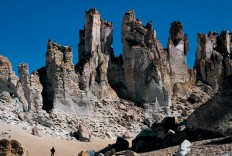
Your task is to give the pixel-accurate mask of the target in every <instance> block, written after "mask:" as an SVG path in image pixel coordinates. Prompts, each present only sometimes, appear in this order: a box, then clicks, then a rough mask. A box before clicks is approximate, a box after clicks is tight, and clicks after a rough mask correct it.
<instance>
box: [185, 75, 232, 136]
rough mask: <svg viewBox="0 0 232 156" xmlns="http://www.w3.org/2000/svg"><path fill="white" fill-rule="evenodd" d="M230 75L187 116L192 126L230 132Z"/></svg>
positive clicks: (231, 95) (231, 86)
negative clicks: (216, 91)
mask: <svg viewBox="0 0 232 156" xmlns="http://www.w3.org/2000/svg"><path fill="white" fill-rule="evenodd" d="M231 82H232V75H230V76H229V77H228V78H227V80H226V81H225V82H224V83H223V85H222V87H221V88H220V90H219V91H218V93H217V94H216V95H215V96H214V97H213V98H212V99H211V100H209V101H208V102H206V103H205V104H203V105H202V106H201V107H199V108H198V109H196V110H195V111H194V112H193V113H192V114H191V115H190V116H189V118H188V123H189V124H191V125H192V126H193V127H196V128H201V129H206V130H210V131H214V132H218V133H222V134H224V135H226V136H227V135H231V134H232V127H231V125H232V115H231V112H232V107H231V106H232V101H231V98H232V90H231V88H232V83H231Z"/></svg>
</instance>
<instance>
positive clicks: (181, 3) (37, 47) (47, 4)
mask: <svg viewBox="0 0 232 156" xmlns="http://www.w3.org/2000/svg"><path fill="white" fill-rule="evenodd" d="M231 6H232V1H231V0H0V19H1V21H0V55H4V56H6V57H8V58H9V59H10V61H11V62H12V64H13V68H14V69H13V70H14V71H17V66H18V64H19V63H20V62H26V63H28V64H29V68H30V72H32V71H34V70H36V69H38V68H40V67H42V66H44V65H45V53H46V48H47V40H48V39H52V40H53V41H55V42H57V43H58V44H61V45H70V46H72V48H73V54H74V59H73V62H74V64H76V63H77V57H78V56H77V53H78V52H77V44H78V42H79V36H78V31H79V29H83V26H84V22H85V21H84V17H85V11H86V10H88V9H89V8H91V7H95V8H97V10H98V11H99V12H100V13H101V17H102V19H105V20H108V21H111V22H113V24H114V43H113V47H114V51H115V54H116V55H119V53H121V52H122V43H121V24H122V19H123V15H124V13H125V12H126V11H127V10H128V9H133V10H135V12H136V17H137V18H139V19H140V20H142V22H143V24H144V25H146V23H147V22H148V21H149V20H151V21H153V26H154V29H155V30H156V31H157V38H158V39H159V40H160V42H161V44H162V45H163V47H164V48H166V47H167V41H168V32H169V28H170V23H171V22H173V21H175V20H180V21H181V22H182V23H183V26H184V30H185V33H186V34H187V35H188V39H189V43H190V50H189V53H188V57H187V63H188V66H189V67H192V66H193V64H194V60H195V53H196V49H197V42H196V36H197V33H198V32H201V33H208V32H209V31H211V30H212V31H217V32H221V30H225V29H227V30H229V31H232V10H231Z"/></svg>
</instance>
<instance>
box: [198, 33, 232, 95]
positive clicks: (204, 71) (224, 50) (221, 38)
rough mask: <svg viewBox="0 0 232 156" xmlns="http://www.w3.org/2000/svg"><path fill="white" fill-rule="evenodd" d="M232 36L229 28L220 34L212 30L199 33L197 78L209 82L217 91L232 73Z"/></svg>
mask: <svg viewBox="0 0 232 156" xmlns="http://www.w3.org/2000/svg"><path fill="white" fill-rule="evenodd" d="M231 37H232V34H231V33H229V31H227V30H224V31H222V32H221V33H220V34H218V33H216V32H212V31H210V32H209V33H208V34H201V33H198V35H197V42H198V47H197V53H196V60H195V68H196V70H197V80H201V81H202V82H205V83H207V84H209V85H210V86H211V87H213V88H214V89H215V91H217V90H218V89H219V86H220V85H221V84H222V82H223V81H225V80H226V78H227V77H228V76H229V75H230V74H231V73H232V61H231V49H232V41H231Z"/></svg>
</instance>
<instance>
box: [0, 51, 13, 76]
mask: <svg viewBox="0 0 232 156" xmlns="http://www.w3.org/2000/svg"><path fill="white" fill-rule="evenodd" d="M10 73H12V65H11V62H10V61H9V59H8V58H6V57H4V56H2V55H0V78H1V79H8V78H9V74H10Z"/></svg>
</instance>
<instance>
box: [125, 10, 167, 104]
mask: <svg viewBox="0 0 232 156" xmlns="http://www.w3.org/2000/svg"><path fill="white" fill-rule="evenodd" d="M122 43H123V67H124V77H125V86H126V90H127V97H128V98H129V99H131V100H133V101H135V102H137V103H141V104H144V103H153V104H156V105H158V106H170V103H171V102H170V97H171V90H170V88H171V87H170V86H171V82H170V76H169V70H170V69H169V64H168V60H167V52H166V51H165V50H163V48H162V46H161V44H160V42H159V41H158V40H157V38H156V32H155V31H154V30H153V28H152V22H148V24H147V25H146V26H142V22H141V21H139V20H137V19H136V17H135V12H134V11H132V10H129V11H127V12H126V14H125V15H124V18H123V24H122Z"/></svg>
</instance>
